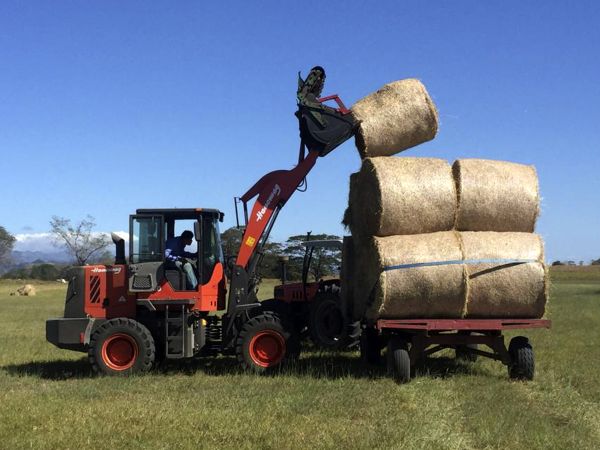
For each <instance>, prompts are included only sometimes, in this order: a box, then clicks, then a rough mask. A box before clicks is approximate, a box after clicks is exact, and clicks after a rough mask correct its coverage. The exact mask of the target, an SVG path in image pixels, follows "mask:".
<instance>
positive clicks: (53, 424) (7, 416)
mask: <svg viewBox="0 0 600 450" xmlns="http://www.w3.org/2000/svg"><path fill="white" fill-rule="evenodd" d="M552 274H553V280H554V282H553V285H552V300H551V303H550V305H549V313H548V315H549V317H550V318H551V319H553V328H552V329H551V330H533V331H530V332H527V335H528V336H529V337H530V338H531V339H532V342H533V345H534V349H535V353H536V363H537V364H536V365H537V367H536V369H537V373H536V379H535V380H534V381H533V382H528V383H524V382H511V381H509V380H508V377H507V373H506V368H505V367H504V366H502V365H501V364H500V363H498V362H494V361H491V360H482V359H480V360H479V361H478V362H476V363H474V364H468V363H459V362H457V361H455V360H454V358H453V357H452V355H451V353H450V352H447V353H442V354H440V356H438V357H435V358H431V359H430V360H429V361H428V363H427V364H426V366H425V370H424V373H422V374H421V375H420V376H418V377H417V378H415V379H413V380H412V381H411V383H409V384H408V385H397V384H395V383H394V382H392V381H391V380H390V379H388V377H387V376H386V374H385V371H384V369H383V368H365V367H363V366H362V365H361V364H360V362H359V360H358V355H357V354H356V353H342V354H333V353H317V352H308V353H305V354H304V355H303V357H302V358H301V359H300V361H299V362H298V364H297V365H296V366H294V367H289V368H287V369H286V370H285V371H284V373H282V374H279V375H276V376H271V377H259V376H253V375H247V374H244V373H241V372H240V371H239V370H238V368H237V366H236V364H235V362H234V361H233V360H232V358H210V359H204V360H197V361H192V362H189V363H179V364H171V365H170V366H168V367H166V368H164V369H161V370H157V371H154V372H152V373H150V374H149V375H146V376H140V377H131V378H126V379H122V378H102V377H96V376H94V375H92V373H91V372H90V368H89V366H88V364H87V361H86V359H85V358H84V357H83V356H82V354H80V353H74V352H69V351H65V350H59V349H57V348H55V347H53V346H52V345H50V344H48V343H46V341H45V338H44V321H45V319H46V318H47V317H52V316H60V315H61V314H62V307H63V295H64V289H65V288H64V286H63V285H56V284H52V283H47V284H39V283H35V284H36V287H37V289H38V295H37V296H36V297H10V296H9V295H8V294H9V292H11V291H14V290H15V289H16V287H18V285H17V284H16V283H15V282H4V281H3V282H0V443H1V445H0V447H2V448H65V449H66V448H73V449H75V448H102V449H106V448H228V449H229V448H242V449H243V448H274V449H275V448H276V449H279V448H313V447H314V448H409V449H411V448H423V449H430V448H435V449H438V448H442V449H445V448H447V449H465V448H498V449H500V448H522V449H531V448H540V449H541V448H555V449H567V448H569V449H570V448H578V449H581V448H590V449H591V448H597V447H598V443H599V442H600V380H599V377H598V373H600V346H599V345H598V343H599V342H600V276H597V275H600V272H595V274H596V275H589V274H586V275H582V274H581V273H579V272H570V273H568V274H565V273H563V272H561V273H560V274H559V275H556V273H555V271H554V270H553V272H552ZM582 277H583V278H582ZM274 284H275V282H271V283H270V284H268V285H267V284H265V286H263V289H261V292H260V295H261V297H263V298H266V297H269V296H270V290H271V289H272V286H273V285H274Z"/></svg>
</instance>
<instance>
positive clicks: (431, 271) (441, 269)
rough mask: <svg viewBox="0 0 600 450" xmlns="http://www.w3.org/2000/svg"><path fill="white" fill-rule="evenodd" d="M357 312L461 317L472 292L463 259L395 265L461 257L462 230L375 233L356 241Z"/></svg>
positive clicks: (380, 315)
mask: <svg viewBox="0 0 600 450" xmlns="http://www.w3.org/2000/svg"><path fill="white" fill-rule="evenodd" d="M355 250H356V251H357V252H356V253H357V254H356V258H357V259H356V262H357V263H358V262H360V264H356V266H359V267H356V276H355V283H354V287H353V289H354V317H355V318H356V319H360V318H361V317H365V318H366V319H367V320H369V321H374V320H377V319H379V318H390V319H391V318H393V319H401V318H418V317H432V318H434V317H437V318H460V317H462V314H463V310H464V306H465V298H466V279H465V270H464V266H463V265H462V264H456V265H441V266H427V267H415V268H402V269H392V270H388V271H385V270H384V268H386V267H390V266H397V265H404V264H414V263H424V262H431V261H452V260H461V259H462V252H461V248H460V242H459V237H458V234H457V233H455V232H452V231H450V232H439V233H428V234H419V235H412V236H388V237H374V238H371V239H366V240H364V241H363V242H362V243H361V245H359V246H355Z"/></svg>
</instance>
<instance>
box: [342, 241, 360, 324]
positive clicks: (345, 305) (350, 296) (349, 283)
mask: <svg viewBox="0 0 600 450" xmlns="http://www.w3.org/2000/svg"><path fill="white" fill-rule="evenodd" d="M355 260H356V259H355V258H354V240H353V239H352V236H344V240H343V243H342V267H341V270H340V289H341V293H340V295H341V298H342V310H343V311H344V317H349V316H352V307H353V302H354V293H353V286H354V270H355V269H354V263H355Z"/></svg>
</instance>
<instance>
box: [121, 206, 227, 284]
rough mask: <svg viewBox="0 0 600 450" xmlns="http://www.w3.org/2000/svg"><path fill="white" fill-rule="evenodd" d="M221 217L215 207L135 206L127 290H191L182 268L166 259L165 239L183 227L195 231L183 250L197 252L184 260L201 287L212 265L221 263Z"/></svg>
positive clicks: (131, 222)
mask: <svg viewBox="0 0 600 450" xmlns="http://www.w3.org/2000/svg"><path fill="white" fill-rule="evenodd" d="M222 221H223V213H221V212H220V211H218V210H216V209H199V208H198V209H193V208H186V209H138V210H137V211H136V214H134V215H131V216H130V219H129V280H128V281H129V292H135V293H143V292H157V291H158V292H161V291H163V292H164V289H167V291H170V290H173V291H176V292H179V291H189V290H191V289H190V287H189V285H188V283H187V280H186V274H185V273H184V271H183V270H182V268H181V267H177V266H176V265H175V264H172V263H170V262H169V261H167V260H166V259H165V243H166V242H167V240H169V239H171V238H173V237H176V236H180V235H181V234H182V232H183V231H185V230H190V231H192V232H193V233H194V239H193V241H192V244H191V245H190V246H188V247H186V249H185V250H186V251H187V252H189V253H192V254H194V255H195V256H196V257H195V258H190V259H188V260H187V262H189V263H190V264H191V266H192V268H193V272H194V274H195V276H196V278H197V281H198V288H197V289H198V290H200V289H201V287H202V286H203V285H206V284H207V283H208V282H209V281H210V280H211V279H212V277H213V274H214V271H215V267H216V266H217V265H219V264H220V265H221V266H222V265H223V253H222V249H221V240H220V233H219V222H222ZM117 248H118V245H117ZM118 253H119V251H118V250H117V254H118Z"/></svg>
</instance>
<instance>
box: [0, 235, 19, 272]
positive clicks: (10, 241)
mask: <svg viewBox="0 0 600 450" xmlns="http://www.w3.org/2000/svg"><path fill="white" fill-rule="evenodd" d="M15 241H16V239H15V237H14V236H13V235H12V234H10V233H9V232H8V231H6V228H4V227H3V226H0V269H2V268H3V267H5V266H6V265H7V264H8V262H9V261H10V254H11V253H12V249H13V245H15Z"/></svg>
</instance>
